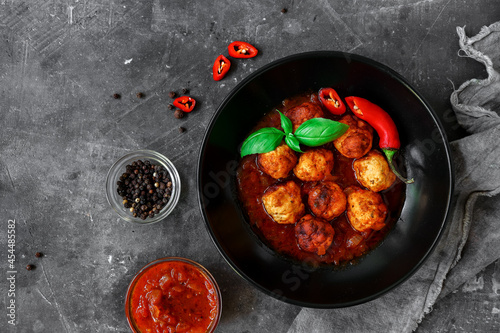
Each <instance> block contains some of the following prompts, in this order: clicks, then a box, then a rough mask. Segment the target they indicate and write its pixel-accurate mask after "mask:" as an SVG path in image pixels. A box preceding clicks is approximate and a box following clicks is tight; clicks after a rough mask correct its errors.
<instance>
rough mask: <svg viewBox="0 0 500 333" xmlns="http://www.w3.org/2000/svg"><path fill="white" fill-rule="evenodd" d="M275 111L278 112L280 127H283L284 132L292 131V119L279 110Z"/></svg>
mask: <svg viewBox="0 0 500 333" xmlns="http://www.w3.org/2000/svg"><path fill="white" fill-rule="evenodd" d="M276 111H278V113H279V114H280V118H281V127H283V130H284V131H285V134H287V135H288V133H292V132H293V124H292V121H291V120H290V119H289V118H288V117H287V116H285V115H284V114H283V113H281V112H280V111H279V110H276Z"/></svg>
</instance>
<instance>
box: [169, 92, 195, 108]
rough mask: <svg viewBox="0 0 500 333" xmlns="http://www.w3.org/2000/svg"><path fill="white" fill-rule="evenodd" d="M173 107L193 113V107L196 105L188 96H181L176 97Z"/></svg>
mask: <svg viewBox="0 0 500 333" xmlns="http://www.w3.org/2000/svg"><path fill="white" fill-rule="evenodd" d="M173 104H174V106H176V107H178V108H179V109H181V110H182V111H184V112H191V111H193V108H194V106H195V105H196V100H195V99H194V98H191V97H189V96H181V97H177V98H176V99H175V100H174V103H173Z"/></svg>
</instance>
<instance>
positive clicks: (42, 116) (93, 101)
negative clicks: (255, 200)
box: [0, 0, 500, 332]
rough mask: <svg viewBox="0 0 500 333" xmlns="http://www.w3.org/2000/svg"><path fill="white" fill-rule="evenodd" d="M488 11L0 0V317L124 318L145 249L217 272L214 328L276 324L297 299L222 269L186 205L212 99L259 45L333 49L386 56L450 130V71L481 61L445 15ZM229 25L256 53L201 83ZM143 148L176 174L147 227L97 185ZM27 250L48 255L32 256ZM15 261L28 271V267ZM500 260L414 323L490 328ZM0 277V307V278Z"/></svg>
mask: <svg viewBox="0 0 500 333" xmlns="http://www.w3.org/2000/svg"><path fill="white" fill-rule="evenodd" d="M282 8H287V9H288V11H287V13H285V14H283V13H281V9H282ZM499 14H500V7H499V6H498V1H496V0H478V1H472V0H469V1H467V0H420V1H417V0H399V1H398V0H386V1H379V0H358V1H352V0H339V1H334V0H307V1H305V0H304V1H293V0H292V1H290V0H288V1H286V0H281V1H271V0H260V1H229V0H223V1H205V0H184V1H180V0H163V1H162V0H147V1H132V0H129V1H127V0H125V1H118V0H110V1H104V0H79V1H78V0H67V1H62V0H52V1H16V0H13V1H7V0H2V1H0V110H1V112H0V124H1V125H2V127H1V128H2V129H1V130H0V212H1V213H2V214H1V221H0V222H1V223H0V226H1V229H0V268H1V271H2V272H5V274H6V271H7V270H8V268H7V254H8V253H7V221H8V220H9V219H15V220H16V236H17V238H16V255H17V261H16V268H17V270H18V274H17V278H18V280H17V283H16V305H17V321H16V322H17V325H16V326H15V327H11V326H10V325H7V318H6V313H7V311H6V310H2V311H4V312H5V314H4V313H2V315H1V317H0V318H1V319H0V327H1V329H0V331H1V332H127V331H128V326H127V323H126V320H125V315H124V304H123V303H124V296H125V291H126V288H127V286H128V283H129V282H130V280H131V278H132V276H133V275H134V274H135V272H136V271H137V270H138V269H139V268H140V267H142V266H143V265H144V264H146V263H148V262H149V261H152V260H154V259H156V258H160V257H164V256H182V257H187V258H191V259H193V260H196V261H198V262H200V263H202V264H203V265H205V266H206V267H207V268H208V269H209V270H210V271H211V272H212V273H213V274H214V276H215V278H216V279H217V281H218V282H219V285H220V287H221V289H222V293H223V300H224V304H223V307H224V311H223V316H222V320H221V323H220V326H219V329H218V332H286V331H287V330H288V328H289V327H290V325H291V323H292V321H293V319H294V317H295V315H296V314H297V313H298V312H299V311H300V308H299V307H296V306H292V305H288V304H285V303H282V302H279V301H277V300H275V299H273V298H270V297H268V296H266V295H264V294H263V293H261V292H259V291H257V290H255V289H254V288H253V287H251V286H250V285H249V284H248V283H246V282H245V281H244V280H242V278H240V277H239V276H238V275H236V273H234V272H233V271H232V270H231V269H230V267H229V266H228V265H227V264H226V263H225V262H224V261H223V259H222V257H221V256H220V255H219V253H218V251H217V249H216V248H215V247H214V245H213V244H212V242H211V240H210V238H209V236H208V234H207V232H206V230H205V226H204V222H203V221H202V218H201V214H200V211H199V208H198V204H197V194H196V186H195V185H196V184H195V182H196V180H195V175H196V165H197V156H198V153H199V147H200V143H201V139H202V137H203V134H204V131H205V129H206V127H207V126H208V123H209V121H210V119H211V117H212V116H213V114H214V112H215V110H216V108H217V106H218V104H219V103H220V102H221V101H222V99H223V98H224V96H225V95H226V94H227V93H228V92H229V91H230V90H231V89H232V88H233V87H234V86H235V85H236V84H237V83H238V82H239V81H241V80H242V79H243V78H245V77H246V76H247V75H248V74H249V73H251V72H253V71H254V70H256V69H258V68H259V67H261V66H263V65H265V64H267V63H269V62H271V61H273V60H276V59H279V58H281V57H283V56H286V55H290V54H294V53H298V52H304V51H312V50H340V51H346V52H353V53H357V54H361V55H364V56H368V57H370V58H373V59H375V60H377V61H380V62H382V63H384V64H386V65H388V66H389V67H392V68H393V69H394V70H396V71H398V72H400V73H401V74H402V75H403V76H405V77H406V78H407V79H408V80H409V81H410V82H411V83H412V84H413V85H414V86H415V87H416V88H417V89H418V90H419V91H420V92H421V93H422V95H423V96H425V98H426V99H427V100H428V102H429V103H430V104H431V106H432V107H433V108H434V109H435V111H436V112H437V113H438V114H439V116H440V118H441V120H442V122H443V124H444V127H445V129H446V131H447V133H448V136H449V138H450V139H451V140H453V139H456V138H460V137H461V136H463V135H465V133H464V132H463V131H462V130H461V129H460V128H458V126H457V124H456V121H455V119H454V116H453V114H452V113H451V109H450V106H449V102H448V99H449V95H450V93H451V92H452V89H453V85H455V86H458V85H459V84H460V83H462V82H463V81H465V80H467V79H469V78H472V77H484V75H485V74H484V72H483V70H482V68H481V66H479V65H478V64H477V63H475V62H474V61H472V60H470V59H467V58H465V57H460V56H459V54H457V51H458V39H457V37H456V32H455V27H456V26H464V25H466V26H467V28H466V30H467V32H468V33H469V35H473V34H476V33H477V32H478V31H479V29H480V28H481V26H483V25H488V24H490V23H492V22H494V21H496V20H498V17H499ZM234 40H245V41H248V42H250V43H252V44H254V45H255V46H256V47H257V48H258V49H259V50H260V54H259V56H258V57H256V58H254V59H249V60H245V61H234V62H233V67H232V69H231V71H230V73H229V75H228V76H227V77H226V78H225V79H224V80H223V81H220V82H215V81H213V80H212V78H211V66H212V64H213V61H214V59H215V58H216V57H217V56H218V55H219V54H221V53H225V54H227V45H228V44H229V43H230V42H232V41H234ZM182 88H188V89H189V90H190V94H191V95H192V96H193V97H195V98H196V99H197V100H198V101H199V105H198V106H197V107H196V110H195V111H193V112H192V113H191V114H189V115H188V116H186V117H185V118H184V119H182V120H177V119H175V118H174V117H173V113H172V111H170V110H168V109H167V105H168V103H170V102H171V99H170V98H169V97H168V92H169V91H171V90H175V91H177V92H180V90H181V89H182ZM137 92H143V93H144V94H145V98H143V99H138V98H137V97H136V93H137ZM113 93H120V94H121V95H122V98H121V99H119V100H115V99H113V98H112V97H111V96H112V94H113ZM179 126H183V127H185V128H186V129H187V131H186V132H185V133H182V134H181V133H179V131H178V127H179ZM141 148H147V149H153V150H156V151H158V152H160V153H163V154H164V155H166V156H167V157H168V158H169V159H171V160H172V161H173V163H174V164H175V165H176V166H177V168H178V170H179V172H180V176H181V179H182V182H183V186H182V195H181V198H180V201H179V204H178V206H177V208H176V209H175V211H174V213H173V214H172V215H170V216H169V217H168V218H167V219H166V220H165V221H164V222H163V223H158V224H155V225H150V226H135V225H131V224H128V223H125V222H123V221H121V220H119V218H118V217H117V216H116V214H115V213H114V212H113V211H112V209H111V208H110V207H109V205H108V203H107V201H106V198H105V193H104V181H105V177H106V173H107V171H108V169H109V167H110V166H111V164H112V163H113V162H114V161H115V160H116V159H117V158H119V157H120V156H122V155H124V154H125V153H126V152H129V151H132V150H136V149H141ZM486 204H487V203H486ZM37 251H41V252H43V253H44V254H45V256H44V257H43V258H41V259H38V258H35V256H34V254H35V252H37ZM27 264H35V265H36V269H35V270H33V271H26V270H25V269H24V267H25V266H26V265H27ZM2 274H4V273H2ZM499 274H500V264H499V263H498V262H497V263H496V264H493V265H491V266H489V267H488V268H487V269H486V270H485V271H484V272H482V273H481V274H480V275H478V276H477V277H476V278H475V279H474V281H471V282H470V283H468V284H467V285H465V286H463V287H461V288H460V289H459V290H458V291H457V292H456V293H454V294H451V295H449V296H448V297H446V298H444V299H443V300H441V301H440V302H439V303H438V304H437V305H436V307H435V310H434V311H433V312H432V313H431V314H430V315H429V316H428V317H427V318H426V319H425V320H424V322H423V323H422V325H421V326H420V327H419V329H418V332H439V331H441V332H448V331H464V332H472V331H474V330H478V331H482V332H489V331H491V332H498V330H500V324H499V321H500V314H499V312H500V310H498V309H499V308H500V299H499V285H500V278H499ZM0 287H1V289H0V291H1V295H0V299H1V300H2V309H5V306H6V304H5V302H6V301H7V300H8V298H7V282H6V279H4V278H1V279H0Z"/></svg>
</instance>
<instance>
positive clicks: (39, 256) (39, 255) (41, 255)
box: [35, 252, 43, 258]
mask: <svg viewBox="0 0 500 333" xmlns="http://www.w3.org/2000/svg"><path fill="white" fill-rule="evenodd" d="M35 257H37V258H41V257H43V253H42V252H37V253H35Z"/></svg>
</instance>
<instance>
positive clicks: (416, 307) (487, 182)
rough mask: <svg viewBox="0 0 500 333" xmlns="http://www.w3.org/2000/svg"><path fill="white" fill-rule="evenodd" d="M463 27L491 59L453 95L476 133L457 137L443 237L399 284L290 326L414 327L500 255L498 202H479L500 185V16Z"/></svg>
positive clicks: (479, 56) (483, 57) (295, 329)
mask: <svg viewBox="0 0 500 333" xmlns="http://www.w3.org/2000/svg"><path fill="white" fill-rule="evenodd" d="M457 31H458V35H459V38H460V39H459V42H460V48H461V50H462V51H463V52H464V53H465V55H466V56H468V57H471V58H473V59H475V60H477V61H479V62H481V63H483V64H484V65H485V66H486V69H487V72H488V78H487V79H484V80H477V79H472V80H469V81H467V82H465V83H464V84H462V85H461V86H460V88H459V89H458V90H456V91H454V92H453V94H452V96H451V104H452V106H453V109H454V111H455V113H456V115H457V119H458V121H459V123H460V125H462V126H463V127H464V128H465V129H466V130H467V131H468V132H469V133H470V135H469V136H467V137H465V138H463V139H461V140H457V141H454V142H452V143H451V150H452V158H453V162H454V166H455V182H456V183H455V191H454V199H453V207H452V211H451V214H450V221H449V223H448V224H447V226H446V228H445V230H444V233H443V236H442V238H441V240H440V242H439V244H438V245H437V247H436V249H435V250H434V251H433V253H432V254H431V256H430V257H429V259H428V260H427V261H426V262H425V264H424V265H423V266H422V267H421V268H420V269H419V270H418V271H417V272H416V273H415V274H414V275H413V276H412V277H411V278H410V279H409V280H408V281H406V282H405V283H403V284H402V285H400V286H398V287H397V288H396V289H395V290H393V291H391V292H389V293H388V294H386V295H384V296H382V297H381V298H378V299H376V300H374V301H372V302H369V303H365V304H362V305H358V306H355V307H350V308H345V309H335V310H318V309H302V310H301V311H300V313H299V314H298V315H297V317H296V318H295V320H294V322H293V324H292V326H291V327H290V329H289V331H288V333H299V332H311V333H314V332H356V333H362V332H397V333H400V332H411V331H413V330H415V329H416V328H417V326H418V323H420V321H421V320H422V319H423V317H424V316H425V314H427V313H429V312H430V311H431V310H432V306H433V304H434V303H435V302H436V300H437V299H438V298H439V297H443V296H444V295H446V294H447V293H449V292H451V291H453V290H455V289H456V288H457V287H458V286H460V285H461V284H463V283H464V282H466V281H467V280H468V279H470V278H471V277H473V276H474V275H476V274H477V273H478V272H479V271H481V270H482V269H483V268H485V267H486V266H487V265H489V264H490V263H492V262H493V261H495V260H497V259H498V258H500V228H499V227H498V226H499V223H500V220H499V217H500V204H494V205H489V206H484V205H482V206H481V208H482V209H481V210H475V209H474V207H475V206H476V203H477V202H478V200H481V199H480V198H481V197H482V196H490V197H491V196H494V195H496V194H498V193H499V192H500V142H499V141H500V117H499V111H500V74H499V73H498V70H500V22H497V23H494V24H492V25H491V26H489V27H483V29H482V30H481V32H480V33H479V34H478V35H477V36H475V37H472V38H468V37H467V36H466V35H465V32H464V29H463V28H460V27H459V28H457ZM497 198H498V199H500V197H497ZM498 201H500V200H497V202H498ZM499 203H500V202H499ZM469 234H470V237H469ZM465 245H467V246H465ZM464 246H465V247H464Z"/></svg>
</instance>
